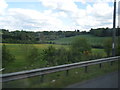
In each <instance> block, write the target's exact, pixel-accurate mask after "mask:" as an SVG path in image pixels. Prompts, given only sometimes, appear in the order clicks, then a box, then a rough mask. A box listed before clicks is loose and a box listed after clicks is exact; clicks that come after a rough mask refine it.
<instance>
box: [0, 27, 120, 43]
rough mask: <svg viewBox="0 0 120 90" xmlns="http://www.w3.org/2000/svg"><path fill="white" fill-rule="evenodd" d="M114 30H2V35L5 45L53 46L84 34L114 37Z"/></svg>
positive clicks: (117, 33) (0, 31) (118, 30)
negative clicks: (65, 38) (47, 44)
mask: <svg viewBox="0 0 120 90" xmlns="http://www.w3.org/2000/svg"><path fill="white" fill-rule="evenodd" d="M112 32H113V30H112V29H110V28H98V29H91V30H90V31H89V32H86V31H80V30H75V31H43V32H32V31H23V30H22V31H19V30H16V31H9V30H6V29H0V34H2V42H3V43H50V44H53V42H52V40H56V39H59V38H64V37H72V36H77V35H83V34H91V35H95V36H98V37H108V36H112ZM116 35H117V36H119V35H120V28H117V29H116Z"/></svg>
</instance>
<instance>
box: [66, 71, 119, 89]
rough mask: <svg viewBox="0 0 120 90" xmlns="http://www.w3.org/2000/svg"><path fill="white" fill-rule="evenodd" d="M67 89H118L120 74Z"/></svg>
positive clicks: (110, 74) (109, 75)
mask: <svg viewBox="0 0 120 90" xmlns="http://www.w3.org/2000/svg"><path fill="white" fill-rule="evenodd" d="M67 88H118V72H112V73H109V74H106V75H104V76H100V77H97V78H94V79H91V80H87V81H84V82H81V83H77V84H74V85H70V86H68V87H67Z"/></svg>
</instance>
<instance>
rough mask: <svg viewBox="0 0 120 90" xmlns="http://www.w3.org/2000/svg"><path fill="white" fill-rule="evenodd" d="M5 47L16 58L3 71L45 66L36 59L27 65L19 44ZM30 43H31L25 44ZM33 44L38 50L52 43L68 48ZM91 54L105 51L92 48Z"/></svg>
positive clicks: (67, 47)
mask: <svg viewBox="0 0 120 90" xmlns="http://www.w3.org/2000/svg"><path fill="white" fill-rule="evenodd" d="M5 45H6V47H7V48H8V49H9V51H10V53H11V54H12V55H14V56H15V58H16V60H15V61H14V62H12V63H10V64H9V65H8V66H7V67H6V69H5V70H4V71H3V73H10V72H17V71H22V70H30V69H35V68H42V67H45V62H44V61H40V60H38V61H37V62H35V63H33V65H32V66H29V67H27V64H28V61H27V60H25V58H24V54H25V52H24V51H22V50H23V49H21V44H5ZM27 45H31V44H27ZM32 45H33V46H35V47H36V48H37V49H38V51H39V52H41V50H43V49H45V48H47V47H48V46H50V45H52V46H54V47H55V48H57V49H58V48H60V47H64V48H66V49H69V45H56V44H32ZM92 53H93V54H100V55H101V56H102V57H105V56H106V53H105V52H104V49H94V48H93V49H92Z"/></svg>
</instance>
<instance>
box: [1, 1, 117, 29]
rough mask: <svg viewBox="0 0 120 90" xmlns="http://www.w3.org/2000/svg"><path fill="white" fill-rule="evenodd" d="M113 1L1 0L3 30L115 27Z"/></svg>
mask: <svg viewBox="0 0 120 90" xmlns="http://www.w3.org/2000/svg"><path fill="white" fill-rule="evenodd" d="M113 1H114V0H0V28H1V29H9V30H22V29H23V30H28V31H58V30H62V31H63V30H65V31H74V30H75V29H79V30H86V31H88V30H90V29H91V28H101V27H110V28H112V21H113V20H112V18H113V16H112V15H113ZM118 1H119V0H118ZM118 1H117V2H118ZM117 5H118V4H117ZM117 8H118V7H117ZM117 11H118V10H117ZM117 16H118V14H117ZM117 18H118V17H117ZM117 22H118V19H117Z"/></svg>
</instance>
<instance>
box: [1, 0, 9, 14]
mask: <svg viewBox="0 0 120 90" xmlns="http://www.w3.org/2000/svg"><path fill="white" fill-rule="evenodd" d="M7 6H8V4H7V3H6V2H5V0H0V15H3V14H4V10H5V9H6V8H7Z"/></svg>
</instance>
